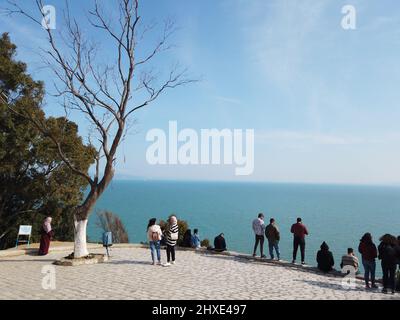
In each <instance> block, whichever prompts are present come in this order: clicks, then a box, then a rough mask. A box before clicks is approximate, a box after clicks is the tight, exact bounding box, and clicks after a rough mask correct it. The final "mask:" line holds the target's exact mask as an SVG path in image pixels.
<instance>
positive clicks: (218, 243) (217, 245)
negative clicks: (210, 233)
mask: <svg viewBox="0 0 400 320" xmlns="http://www.w3.org/2000/svg"><path fill="white" fill-rule="evenodd" d="M214 251H217V252H222V251H226V242H225V237H224V234H223V233H221V234H220V235H219V236H216V237H215V239H214Z"/></svg>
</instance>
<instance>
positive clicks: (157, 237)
mask: <svg viewBox="0 0 400 320" xmlns="http://www.w3.org/2000/svg"><path fill="white" fill-rule="evenodd" d="M156 221H157V219H156V218H152V219H150V220H149V224H148V225H147V239H148V240H149V243H150V251H151V259H152V260H153V265H156V255H155V253H156V254H157V264H158V265H161V250H160V241H161V235H162V232H161V228H160V226H159V225H157V224H156Z"/></svg>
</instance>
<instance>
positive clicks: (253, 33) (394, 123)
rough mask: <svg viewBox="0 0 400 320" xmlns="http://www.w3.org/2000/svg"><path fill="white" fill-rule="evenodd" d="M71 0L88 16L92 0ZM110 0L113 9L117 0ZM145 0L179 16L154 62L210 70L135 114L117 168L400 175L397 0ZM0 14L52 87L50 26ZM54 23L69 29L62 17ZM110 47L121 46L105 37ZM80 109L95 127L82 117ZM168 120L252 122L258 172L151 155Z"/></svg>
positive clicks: (158, 13)
mask: <svg viewBox="0 0 400 320" xmlns="http://www.w3.org/2000/svg"><path fill="white" fill-rule="evenodd" d="M20 2H21V3H22V4H24V5H26V6H28V7H29V6H30V5H29V1H20ZM70 2H71V8H72V11H73V14H74V15H75V16H76V17H77V18H78V20H80V21H83V20H84V19H85V17H84V15H83V14H82V12H83V11H84V9H85V8H88V7H90V3H91V1H70ZM100 2H101V1H100ZM103 2H104V5H106V6H107V8H108V10H109V11H110V12H112V11H113V10H115V9H114V8H113V6H112V3H113V1H103ZM142 2H143V4H142V16H143V18H144V20H146V21H148V22H151V21H161V20H162V19H164V18H166V17H173V18H174V19H175V20H176V23H177V25H178V26H179V27H180V30H179V31H178V33H177V34H176V36H175V38H174V39H173V43H175V44H176V45H177V47H176V49H174V51H173V52H171V53H169V54H167V55H166V56H165V60H159V61H158V62H157V65H158V66H162V67H164V66H165V65H168V64H170V63H172V61H174V60H177V61H180V63H181V64H182V65H186V66H188V67H189V68H190V72H191V74H193V75H195V76H199V77H201V78H202V79H203V80H202V81H201V82H200V83H197V84H194V85H190V86H187V87H184V88H179V89H176V90H174V91H170V92H168V94H166V95H164V96H162V97H161V98H160V99H159V100H158V101H157V102H156V103H154V104H153V105H151V107H150V108H148V109H146V110H143V111H141V112H140V113H138V114H137V115H136V118H137V125H136V127H135V128H134V130H133V132H132V134H131V135H129V136H128V137H127V139H126V141H125V142H124V144H123V145H122V146H121V149H120V150H121V151H120V154H119V158H118V164H117V169H118V170H117V173H118V175H119V176H120V177H121V176H125V177H135V176H136V177H145V178H152V179H157V178H162V179H210V180H240V181H242V180H252V181H280V182H333V183H362V184H375V183H385V184H392V183H399V182H400V108H399V107H400V106H399V101H400V90H399V89H400V57H399V52H400V10H399V9H400V3H399V2H398V1H397V0H392V1H390V0H381V1H365V0H364V1H356V0H347V1H338V0H323V1H322V0H321V1H315V0H298V1H293V0H276V1H273V0H270V1H265V0H246V1H245V0H219V1H216V0H203V1H183V0H169V1H165V0H164V1H162V0H158V1H156V0H146V1H142ZM0 3H2V4H4V3H5V1H4V0H0ZM46 4H52V5H54V6H55V7H56V9H57V10H58V11H57V12H60V11H61V8H62V7H63V1H50V0H49V1H47V2H46ZM346 4H351V5H354V6H355V8H356V10H357V29H356V30H344V29H343V28H342V27H341V24H340V23H341V19H342V17H343V15H342V13H341V9H342V6H343V5H346ZM0 19H1V20H0V30H1V31H8V32H10V35H11V38H12V40H13V41H14V42H15V43H16V44H17V45H18V47H19V58H20V59H22V60H24V61H26V62H28V64H29V65H30V69H29V70H30V72H31V73H32V75H33V76H34V77H35V78H36V79H43V80H45V82H46V83H47V84H48V89H49V91H51V90H52V86H51V74H50V72H49V71H47V70H43V69H41V68H40V58H39V57H38V56H37V55H36V54H34V53H35V52H37V51H38V50H37V49H38V48H39V47H41V46H46V43H45V41H44V33H43V32H42V30H40V28H39V27H37V26H35V25H33V24H32V23H30V22H29V21H27V20H26V19H23V18H20V17H14V18H12V19H10V18H8V17H4V16H2V17H1V18H0ZM57 26H58V29H59V31H60V29H61V30H62V21H61V17H60V19H59V23H58V25H57ZM87 30H88V32H89V34H91V35H92V36H93V38H94V39H96V40H98V41H100V40H102V39H101V38H99V33H98V32H97V33H94V32H92V31H91V29H89V28H88V29H87ZM90 32H91V33H90ZM150 40H152V39H150ZM150 44H151V43H150V41H149V42H148V43H146V44H145V45H144V51H145V49H147V48H149V47H150ZM147 46H149V47H147ZM102 49H103V50H104V56H105V57H106V56H111V57H112V53H113V52H112V51H111V50H109V48H108V46H107V44H105V45H104V46H103V48H102ZM157 65H156V66H157ZM48 102H49V103H48V105H47V107H46V110H48V111H49V113H54V114H56V113H57V112H58V111H57V110H58V109H57V107H55V105H54V104H53V103H52V102H51V99H48ZM75 120H76V121H77V122H78V123H79V124H80V125H81V130H82V134H83V135H84V134H86V131H85V130H84V128H85V126H84V123H85V122H84V121H83V119H79V118H75ZM169 120H177V121H178V127H179V129H183V128H186V127H189V128H194V129H196V130H199V129H201V128H218V129H223V128H231V129H233V128H239V129H240V128H241V129H246V128H253V129H254V130H255V136H256V139H255V170H254V174H253V175H251V176H248V177H236V176H235V175H234V170H233V167H232V166H150V165H148V164H147V163H146V158H145V153H146V148H147V147H148V146H149V143H148V142H146V141H145V135H146V132H147V131H148V130H149V129H151V128H163V129H167V127H168V121H169Z"/></svg>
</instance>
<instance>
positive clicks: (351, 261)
mask: <svg viewBox="0 0 400 320" xmlns="http://www.w3.org/2000/svg"><path fill="white" fill-rule="evenodd" d="M359 265H360V264H359V262H358V258H357V257H356V256H355V255H354V250H353V249H352V248H348V249H347V254H346V255H344V256H343V257H342V263H341V264H340V267H341V268H342V269H343V268H344V267H346V266H350V267H353V268H354V272H355V273H358V266H359ZM344 273H350V270H348V269H347V271H344Z"/></svg>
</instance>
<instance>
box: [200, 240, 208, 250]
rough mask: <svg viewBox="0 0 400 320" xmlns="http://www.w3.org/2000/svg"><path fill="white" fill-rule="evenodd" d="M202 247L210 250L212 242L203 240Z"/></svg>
mask: <svg viewBox="0 0 400 320" xmlns="http://www.w3.org/2000/svg"><path fill="white" fill-rule="evenodd" d="M200 246H202V247H205V248H208V247H209V246H210V240H208V239H203V240H201V242H200Z"/></svg>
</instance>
